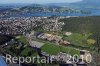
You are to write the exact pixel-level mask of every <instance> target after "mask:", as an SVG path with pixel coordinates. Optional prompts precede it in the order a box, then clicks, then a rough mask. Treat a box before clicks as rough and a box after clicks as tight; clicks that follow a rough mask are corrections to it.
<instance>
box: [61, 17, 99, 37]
mask: <svg viewBox="0 0 100 66" xmlns="http://www.w3.org/2000/svg"><path fill="white" fill-rule="evenodd" d="M60 21H63V22H65V25H64V26H63V31H71V32H78V33H83V34H85V33H92V34H94V35H95V36H100V29H99V28H100V17H99V16H94V17H93V16H91V17H71V18H67V19H61V20H60Z"/></svg>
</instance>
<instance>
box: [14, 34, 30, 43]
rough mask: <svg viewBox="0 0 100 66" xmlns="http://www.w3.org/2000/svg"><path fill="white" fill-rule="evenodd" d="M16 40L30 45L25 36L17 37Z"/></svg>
mask: <svg viewBox="0 0 100 66" xmlns="http://www.w3.org/2000/svg"><path fill="white" fill-rule="evenodd" d="M16 39H18V41H20V42H22V43H24V44H26V45H28V44H29V42H28V41H27V39H26V37H25V36H24V35H20V36H17V37H16Z"/></svg>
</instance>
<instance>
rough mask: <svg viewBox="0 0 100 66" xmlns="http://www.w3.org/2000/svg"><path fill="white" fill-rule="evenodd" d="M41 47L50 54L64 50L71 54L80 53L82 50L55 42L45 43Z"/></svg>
mask: <svg viewBox="0 0 100 66" xmlns="http://www.w3.org/2000/svg"><path fill="white" fill-rule="evenodd" d="M41 49H42V50H43V51H45V52H46V53H48V54H50V55H57V54H58V53H59V52H64V53H67V54H71V55H74V54H78V55H79V54H80V52H79V51H78V50H76V49H74V48H71V47H64V46H59V45H54V44H45V45H44V46H42V48H41Z"/></svg>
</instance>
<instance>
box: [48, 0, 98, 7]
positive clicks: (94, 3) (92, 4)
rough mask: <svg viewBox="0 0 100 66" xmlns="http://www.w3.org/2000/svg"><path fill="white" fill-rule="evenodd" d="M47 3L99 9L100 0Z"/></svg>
mask: <svg viewBox="0 0 100 66" xmlns="http://www.w3.org/2000/svg"><path fill="white" fill-rule="evenodd" d="M48 5H56V6H63V7H71V8H94V9H100V0H83V1H79V2H75V3H50V4H48Z"/></svg>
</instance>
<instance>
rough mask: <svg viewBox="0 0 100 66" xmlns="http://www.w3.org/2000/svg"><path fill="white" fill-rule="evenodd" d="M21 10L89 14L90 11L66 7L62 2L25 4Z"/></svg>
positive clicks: (25, 11)
mask: <svg viewBox="0 0 100 66" xmlns="http://www.w3.org/2000/svg"><path fill="white" fill-rule="evenodd" d="M20 11H22V12H24V13H34V12H45V13H66V14H73V13H81V14H88V13H89V12H88V11H84V10H80V9H75V8H70V7H64V6H61V4H60V5H59V4H58V5H57V4H43V5H41V4H32V5H29V6H25V7H22V8H20Z"/></svg>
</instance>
